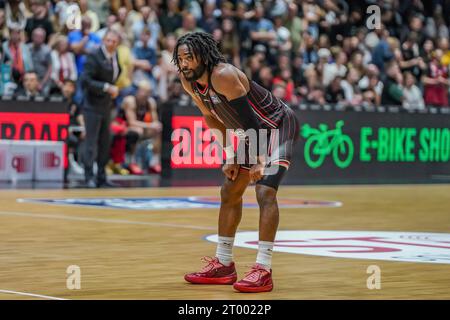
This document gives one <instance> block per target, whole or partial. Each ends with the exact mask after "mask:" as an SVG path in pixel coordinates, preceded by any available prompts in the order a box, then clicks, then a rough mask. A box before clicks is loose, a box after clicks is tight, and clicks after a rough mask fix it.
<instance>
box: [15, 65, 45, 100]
mask: <svg viewBox="0 0 450 320" xmlns="http://www.w3.org/2000/svg"><path fill="white" fill-rule="evenodd" d="M15 95H16V96H21V97H23V96H25V97H28V98H36V97H42V93H41V91H40V90H39V79H38V75H37V73H36V72H34V71H27V72H26V73H25V75H24V77H23V87H19V88H18V89H17V91H16V93H15Z"/></svg>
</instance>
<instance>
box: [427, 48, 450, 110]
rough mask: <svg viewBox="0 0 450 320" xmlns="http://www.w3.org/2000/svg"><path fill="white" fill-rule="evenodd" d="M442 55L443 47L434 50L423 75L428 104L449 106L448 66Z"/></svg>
mask: <svg viewBox="0 0 450 320" xmlns="http://www.w3.org/2000/svg"><path fill="white" fill-rule="evenodd" d="M442 56H443V52H442V50H441V49H436V50H435V51H434V55H433V58H432V60H431V61H430V63H429V64H428V69H427V71H426V74H425V75H424V76H423V77H422V82H423V84H424V100H425V104H426V105H430V106H436V107H443V106H448V87H449V79H448V78H449V77H448V68H445V67H444V66H443V65H442Z"/></svg>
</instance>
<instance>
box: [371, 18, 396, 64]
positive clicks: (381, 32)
mask: <svg viewBox="0 0 450 320" xmlns="http://www.w3.org/2000/svg"><path fill="white" fill-rule="evenodd" d="M376 33H377V35H378V36H379V41H378V44H377V45H376V46H375V48H374V49H373V52H372V62H371V63H373V64H374V65H376V66H377V67H378V69H379V70H380V72H384V64H385V62H388V61H390V60H391V59H392V58H394V54H393V52H392V50H391V47H390V46H389V43H388V41H387V39H388V37H389V32H388V31H387V30H386V29H385V27H384V26H383V25H382V26H381V28H380V29H377V30H376Z"/></svg>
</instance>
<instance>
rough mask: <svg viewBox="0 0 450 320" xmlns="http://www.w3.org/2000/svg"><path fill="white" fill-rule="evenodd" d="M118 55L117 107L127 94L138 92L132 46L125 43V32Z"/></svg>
mask: <svg viewBox="0 0 450 320" xmlns="http://www.w3.org/2000/svg"><path fill="white" fill-rule="evenodd" d="M113 29H114V28H113ZM119 34H120V33H119ZM117 57H118V62H119V66H120V74H119V77H118V78H117V80H116V86H117V87H118V88H119V95H118V96H117V98H116V100H115V104H116V106H117V107H120V105H121V104H122V101H123V99H124V98H125V97H126V96H128V95H134V93H135V92H136V88H135V86H134V85H133V82H132V79H133V55H132V54H131V50H130V48H129V47H128V46H127V45H126V44H124V43H123V34H122V35H121V43H120V45H119V47H118V48H117Z"/></svg>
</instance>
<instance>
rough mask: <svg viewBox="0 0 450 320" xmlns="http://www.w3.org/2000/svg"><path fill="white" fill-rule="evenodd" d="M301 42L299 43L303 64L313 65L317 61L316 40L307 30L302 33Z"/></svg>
mask: <svg viewBox="0 0 450 320" xmlns="http://www.w3.org/2000/svg"><path fill="white" fill-rule="evenodd" d="M303 40H304V41H303V43H302V44H301V45H300V54H301V55H302V56H303V57H302V58H303V63H304V64H306V65H307V64H311V65H314V64H316V63H317V62H318V61H319V55H318V54H317V47H316V41H315V40H314V37H313V36H312V34H311V33H310V32H309V31H305V32H304V33H303Z"/></svg>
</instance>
